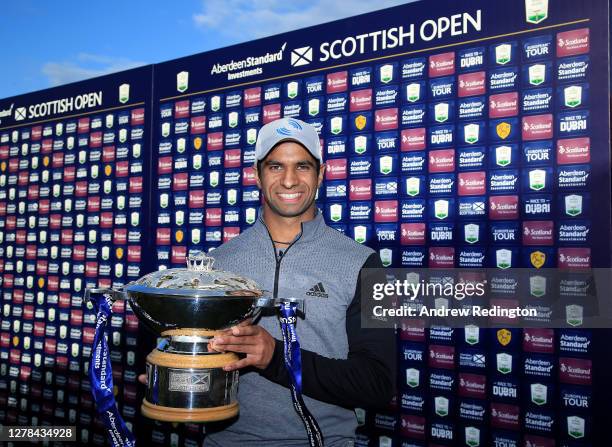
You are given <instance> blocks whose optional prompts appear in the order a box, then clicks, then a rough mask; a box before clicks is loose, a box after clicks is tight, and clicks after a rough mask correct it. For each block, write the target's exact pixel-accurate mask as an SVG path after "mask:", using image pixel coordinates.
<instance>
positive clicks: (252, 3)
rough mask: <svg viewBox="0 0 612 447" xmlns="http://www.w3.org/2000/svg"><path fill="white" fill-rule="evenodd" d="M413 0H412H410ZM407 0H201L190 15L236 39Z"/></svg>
mask: <svg viewBox="0 0 612 447" xmlns="http://www.w3.org/2000/svg"><path fill="white" fill-rule="evenodd" d="M413 1H414V0H413ZM402 3H409V1H406V0H378V1H377V2H375V3H374V2H372V1H371V0H351V1H335V2H330V1H324V0H308V1H307V0H297V1H294V2H291V3H290V2H287V1H286V0H205V1H203V2H202V5H203V6H202V11H201V12H198V13H197V14H194V15H193V22H194V24H195V25H196V27H198V28H200V29H202V30H203V31H214V32H218V33H221V34H223V35H224V36H225V37H229V38H233V39H232V40H233V42H231V43H236V42H240V41H244V40H249V39H253V38H259V37H264V36H270V35H273V34H279V33H282V32H285V31H293V30H296V29H300V28H305V27H307V26H312V25H317V24H320V23H325V22H330V21H332V20H337V19H341V18H345V17H350V16H354V15H357V14H363V13H366V12H371V11H374V10H378V9H383V8H387V7H390V6H396V5H399V4H402Z"/></svg>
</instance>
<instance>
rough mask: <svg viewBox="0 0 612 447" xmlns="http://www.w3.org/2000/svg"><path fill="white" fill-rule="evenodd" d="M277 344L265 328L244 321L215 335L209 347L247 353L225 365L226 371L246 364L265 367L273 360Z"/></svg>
mask: <svg viewBox="0 0 612 447" xmlns="http://www.w3.org/2000/svg"><path fill="white" fill-rule="evenodd" d="M275 345H276V342H275V341H274V338H273V337H272V336H271V335H270V333H269V332H268V331H266V330H265V329H264V328H262V327H261V326H257V325H255V326H253V325H251V324H246V325H245V324H244V323H243V324H240V325H238V326H234V327H233V328H231V329H228V330H227V331H225V332H224V333H223V334H221V335H218V336H216V337H214V338H213V339H212V340H211V341H210V343H209V344H208V348H209V350H210V349H213V350H215V351H219V352H225V351H232V352H238V353H242V354H246V357H245V358H243V359H240V360H238V361H237V362H234V363H232V364H229V365H227V366H225V367H223V370H224V371H234V370H236V369H240V368H244V367H245V366H254V367H255V368H258V369H265V368H266V367H267V366H268V365H269V364H270V361H271V360H272V356H273V355H274V346H275Z"/></svg>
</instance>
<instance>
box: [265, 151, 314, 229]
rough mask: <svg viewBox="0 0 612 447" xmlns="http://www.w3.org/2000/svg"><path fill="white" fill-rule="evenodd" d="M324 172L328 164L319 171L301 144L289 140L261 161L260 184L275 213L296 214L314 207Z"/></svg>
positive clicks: (283, 215)
mask: <svg viewBox="0 0 612 447" xmlns="http://www.w3.org/2000/svg"><path fill="white" fill-rule="evenodd" d="M324 171H325V165H321V167H320V169H319V171H318V172H317V167H316V161H315V159H314V158H313V157H312V155H310V153H309V152H308V151H307V150H306V149H305V148H304V147H303V146H302V145H301V144H299V143H295V142H293V141H286V142H284V143H280V144H279V145H278V146H276V147H275V148H274V149H273V150H272V151H271V152H270V153H269V154H268V155H267V156H266V158H265V159H264V161H263V162H262V163H261V172H258V173H257V186H259V188H260V189H261V191H262V192H263V194H264V200H265V202H266V205H267V206H268V207H269V208H270V209H271V211H272V212H274V213H275V214H277V215H279V216H282V217H297V216H301V215H302V214H304V213H305V212H306V211H308V210H309V209H311V207H312V206H313V204H314V201H315V196H316V193H317V188H318V187H319V185H320V184H321V182H322V181H323V173H324Z"/></svg>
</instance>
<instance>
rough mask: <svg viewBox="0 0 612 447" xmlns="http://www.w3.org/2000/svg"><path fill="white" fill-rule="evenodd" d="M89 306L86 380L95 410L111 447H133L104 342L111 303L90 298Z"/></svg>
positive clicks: (102, 298)
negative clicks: (92, 315)
mask: <svg viewBox="0 0 612 447" xmlns="http://www.w3.org/2000/svg"><path fill="white" fill-rule="evenodd" d="M92 302H93V304H94V307H95V309H96V313H97V316H96V333H95V335H94V343H93V352H92V359H91V362H90V365H89V380H90V381H91V391H92V394H93V398H94V401H95V403H96V410H97V412H98V415H99V417H100V419H101V420H102V422H103V423H104V425H105V426H106V430H107V434H108V437H109V439H110V441H111V443H112V445H113V446H114V447H119V446H121V447H134V446H135V445H136V439H135V438H134V435H133V434H132V433H131V432H130V430H129V428H128V427H127V425H126V424H125V421H124V420H123V417H121V413H119V409H118V408H117V402H116V401H115V395H114V394H113V372H112V367H111V361H110V356H109V351H108V342H107V341H106V337H107V333H108V320H109V318H110V316H111V312H112V311H111V308H112V307H113V303H114V302H115V300H114V299H113V297H112V296H111V295H97V296H95V297H92Z"/></svg>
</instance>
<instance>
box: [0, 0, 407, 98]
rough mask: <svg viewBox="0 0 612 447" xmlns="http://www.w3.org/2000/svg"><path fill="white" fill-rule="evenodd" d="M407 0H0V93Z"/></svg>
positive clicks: (58, 82) (63, 81)
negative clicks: (0, 5) (0, 1)
mask: <svg viewBox="0 0 612 447" xmlns="http://www.w3.org/2000/svg"><path fill="white" fill-rule="evenodd" d="M408 2H409V0H377V1H376V2H373V1H372V0H340V1H325V0H308V1H305V0H293V1H291V2H289V1H287V0H176V1H170V0H166V1H162V0H148V1H145V0H123V1H118V0H107V1H83V0H81V1H74V0H57V1H44V0H39V1H33V0H7V1H5V2H2V12H1V13H0V42H2V45H1V46H0V61H1V62H0V67H1V69H0V98H5V97H8V96H14V95H18V94H21V93H27V92H31V91H34V90H41V89H44V88H48V87H52V86H55V85H61V84H66V83H68V82H73V81H78V80H81V79H87V78H91V77H94V76H98V75H102V74H106V73H112V72H116V71H121V70H125V69H128V68H132V67H136V66H140V65H145V64H150V63H157V62H163V61H166V60H169V59H175V58H177V57H181V56H187V55H190V54H194V53H199V52H202V51H207V50H211V49H215V48H220V47H224V46H227V45H231V44H234V43H239V42H245V41H249V40H252V39H255V38H259V37H264V36H269V35H273V34H278V33H281V32H284V31H291V30H295V29H299V28H303V27H306V26H310V25H316V24H319V23H325V22H329V21H332V20H336V19H340V18H344V17H349V16H353V15H357V14H361V13H364V12H370V11H374V10H377V9H383V8H386V7H389V6H395V5H398V4H401V3H408Z"/></svg>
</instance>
